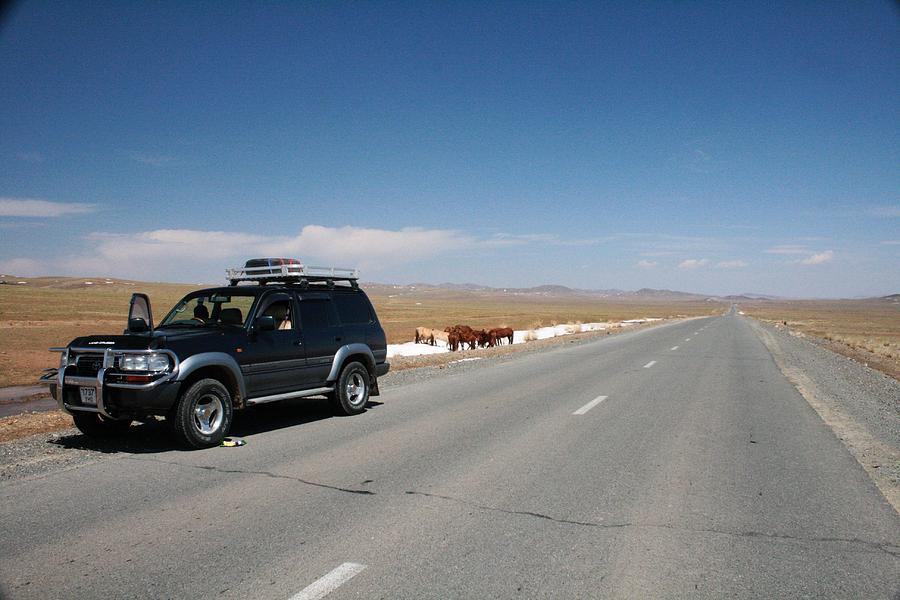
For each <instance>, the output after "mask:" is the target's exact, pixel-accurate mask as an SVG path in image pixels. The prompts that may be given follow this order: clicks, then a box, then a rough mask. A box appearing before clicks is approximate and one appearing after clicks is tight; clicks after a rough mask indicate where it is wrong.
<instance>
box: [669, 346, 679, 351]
mask: <svg viewBox="0 0 900 600" xmlns="http://www.w3.org/2000/svg"><path fill="white" fill-rule="evenodd" d="M669 350H678V346H672V347H671V348H669Z"/></svg>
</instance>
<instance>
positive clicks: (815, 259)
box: [796, 250, 834, 265]
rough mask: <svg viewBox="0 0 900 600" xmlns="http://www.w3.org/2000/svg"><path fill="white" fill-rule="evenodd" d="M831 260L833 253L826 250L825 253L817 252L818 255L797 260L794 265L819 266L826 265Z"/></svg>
mask: <svg viewBox="0 0 900 600" xmlns="http://www.w3.org/2000/svg"><path fill="white" fill-rule="evenodd" d="M832 258H834V252H832V251H831V250H826V251H825V252H819V253H818V254H813V255H812V256H809V257H807V258H804V259H802V260H798V261H796V263H797V264H800V265H821V264H822V263H827V262H828V261H830V260H831V259H832Z"/></svg>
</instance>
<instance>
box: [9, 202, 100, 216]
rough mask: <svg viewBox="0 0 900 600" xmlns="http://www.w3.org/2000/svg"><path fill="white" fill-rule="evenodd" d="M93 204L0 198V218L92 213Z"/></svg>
mask: <svg viewBox="0 0 900 600" xmlns="http://www.w3.org/2000/svg"><path fill="white" fill-rule="evenodd" d="M94 210H96V206H95V205H93V204H82V203H80V202H51V201H49V200H37V199H34V198H0V217H60V216H62V215H74V214H83V213H89V212H94Z"/></svg>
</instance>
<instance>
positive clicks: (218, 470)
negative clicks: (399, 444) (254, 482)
mask: <svg viewBox="0 0 900 600" xmlns="http://www.w3.org/2000/svg"><path fill="white" fill-rule="evenodd" d="M125 460H137V461H141V462H157V463H162V464H164V465H174V466H176V467H187V468H190V469H201V470H203V471H215V472H216V473H226V474H241V475H263V476H264V477H271V478H272V479H287V480H289V481H296V482H298V483H302V484H305V485H311V486H313V487H320V488H325V489H328V490H335V491H337V492H344V493H347V494H356V495H359V496H374V495H375V492H371V491H369V490H353V489H350V488H344V487H340V486H337V485H328V484H327V483H318V482H316V481H309V480H307V479H301V478H300V477H293V476H291V475H279V474H278V473H272V472H271V471H250V470H244V469H223V468H222V467H214V466H211V465H192V464H186V463H179V462H174V461H168V460H159V459H158V458H136V457H134V456H128V457H125Z"/></svg>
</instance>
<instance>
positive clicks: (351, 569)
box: [290, 562, 366, 600]
mask: <svg viewBox="0 0 900 600" xmlns="http://www.w3.org/2000/svg"><path fill="white" fill-rule="evenodd" d="M365 568H366V565H361V564H359V563H352V562H345V563H344V564H342V565H340V566H339V567H337V568H335V569H334V570H332V571H331V572H330V573H328V574H327V575H325V576H324V577H321V578H319V579H317V580H315V581H314V582H312V583H311V584H309V585H308V586H306V587H305V588H303V589H302V590H300V591H299V592H297V593H296V594H294V595H293V596H291V597H290V600H319V599H320V598H324V597H325V596H327V595H328V594H330V593H331V592H333V591H334V590H336V589H338V588H339V587H341V586H342V585H344V584H345V583H347V582H348V581H350V579H352V578H353V577H355V576H356V575H359V574H360V573H361V572H362V570H363V569H365Z"/></svg>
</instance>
